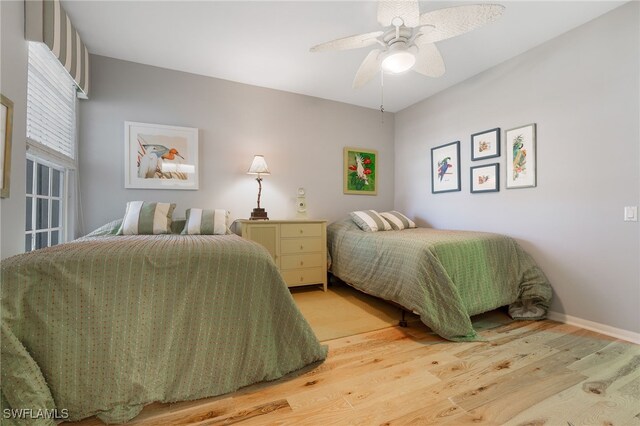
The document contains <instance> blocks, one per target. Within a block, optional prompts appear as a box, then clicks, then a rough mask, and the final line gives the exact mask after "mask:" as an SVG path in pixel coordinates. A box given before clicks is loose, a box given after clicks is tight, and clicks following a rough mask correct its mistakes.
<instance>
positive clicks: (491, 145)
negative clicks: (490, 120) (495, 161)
mask: <svg viewBox="0 0 640 426" xmlns="http://www.w3.org/2000/svg"><path fill="white" fill-rule="evenodd" d="M493 157H500V128H499V127H496V128H495V129H491V130H485V131H484V132H479V133H474V134H472V135H471V161H477V160H484V159H485V158H493Z"/></svg>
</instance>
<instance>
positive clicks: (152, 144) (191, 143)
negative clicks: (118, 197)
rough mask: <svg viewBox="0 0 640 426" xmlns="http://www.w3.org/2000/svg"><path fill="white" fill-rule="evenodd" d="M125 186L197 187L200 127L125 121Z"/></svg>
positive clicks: (193, 188)
mask: <svg viewBox="0 0 640 426" xmlns="http://www.w3.org/2000/svg"><path fill="white" fill-rule="evenodd" d="M124 144H125V149H124V173H125V177H124V181H125V188H139V189H188V190H195V189H198V174H199V172H200V169H199V167H198V129H197V128H192V127H178V126H166V125H162V124H150V123H137V122H133V121H125V123H124Z"/></svg>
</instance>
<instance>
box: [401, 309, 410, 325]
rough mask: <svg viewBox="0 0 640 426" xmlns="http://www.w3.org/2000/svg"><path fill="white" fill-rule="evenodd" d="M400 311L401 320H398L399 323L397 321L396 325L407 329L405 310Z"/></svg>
mask: <svg viewBox="0 0 640 426" xmlns="http://www.w3.org/2000/svg"><path fill="white" fill-rule="evenodd" d="M400 311H401V312H402V318H401V319H400V321H398V325H399V326H400V327H403V328H404V327H409V324H407V320H406V318H405V310H404V309H400Z"/></svg>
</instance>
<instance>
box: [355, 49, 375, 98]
mask: <svg viewBox="0 0 640 426" xmlns="http://www.w3.org/2000/svg"><path fill="white" fill-rule="evenodd" d="M381 53H382V51H381V50H380V49H374V50H372V51H371V52H369V54H368V55H367V57H366V58H364V61H362V64H360V68H358V72H357V73H356V77H355V78H354V79H353V88H354V89H359V88H360V87H362V86H364V85H365V84H367V83H368V82H369V80H371V79H372V78H373V77H374V76H375V75H376V74H377V73H378V72H379V71H380V61H381Z"/></svg>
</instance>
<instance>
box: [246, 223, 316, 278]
mask: <svg viewBox="0 0 640 426" xmlns="http://www.w3.org/2000/svg"><path fill="white" fill-rule="evenodd" d="M237 222H238V223H239V224H240V235H241V236H242V237H244V238H246V239H248V240H252V241H255V242H257V243H259V244H261V245H263V246H264V247H265V248H266V249H267V250H268V251H269V253H271V256H273V260H274V261H275V262H276V265H277V266H278V269H279V270H280V274H281V275H282V278H284V281H285V282H286V283H287V286H289V287H297V286H301V285H309V284H322V288H323V289H324V291H327V221H326V220H264V221H262V220H238V221H237Z"/></svg>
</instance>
